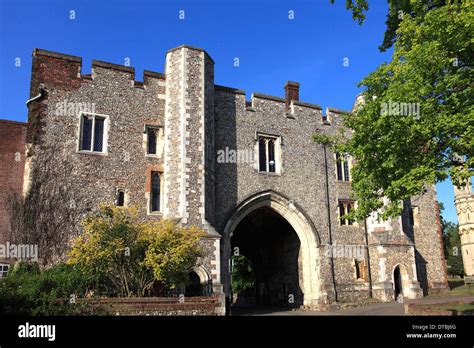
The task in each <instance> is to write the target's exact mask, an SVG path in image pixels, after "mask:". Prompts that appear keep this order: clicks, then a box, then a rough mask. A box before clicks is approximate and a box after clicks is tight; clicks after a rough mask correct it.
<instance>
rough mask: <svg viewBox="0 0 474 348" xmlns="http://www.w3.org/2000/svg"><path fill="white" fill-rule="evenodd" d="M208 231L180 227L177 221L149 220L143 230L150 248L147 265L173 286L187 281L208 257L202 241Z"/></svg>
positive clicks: (167, 284)
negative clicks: (192, 271) (200, 261)
mask: <svg viewBox="0 0 474 348" xmlns="http://www.w3.org/2000/svg"><path fill="white" fill-rule="evenodd" d="M204 234H205V233H204V231H202V230H200V229H198V228H196V227H189V228H185V227H180V226H178V225H177V224H176V223H174V222H173V221H169V220H161V221H158V222H149V223H147V224H146V225H145V227H144V230H143V239H144V240H146V241H147V243H148V244H147V250H146V252H145V259H144V261H143V264H144V265H145V266H147V267H149V268H150V269H151V270H152V271H153V275H154V276H155V279H156V280H158V281H159V282H161V283H163V284H165V285H166V286H168V287H169V288H171V289H173V288H175V287H176V286H177V285H179V284H186V283H187V282H188V280H189V271H190V270H191V269H192V267H193V266H194V265H196V263H197V260H198V258H199V257H202V256H204V252H203V249H202V247H201V245H200V244H199V241H200V239H201V237H203V236H204Z"/></svg>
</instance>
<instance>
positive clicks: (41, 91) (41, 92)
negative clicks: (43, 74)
mask: <svg viewBox="0 0 474 348" xmlns="http://www.w3.org/2000/svg"><path fill="white" fill-rule="evenodd" d="M43 95H44V84H43V83H42V84H40V87H39V94H38V95H37V96H36V97H33V98H31V99H28V100H27V101H26V107H28V105H29V104H30V103H31V102H33V101H35V100H37V99H39V98H41V97H42V96H43Z"/></svg>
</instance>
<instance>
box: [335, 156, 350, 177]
mask: <svg viewBox="0 0 474 348" xmlns="http://www.w3.org/2000/svg"><path fill="white" fill-rule="evenodd" d="M349 160H350V156H349V155H347V154H341V153H339V152H336V172H337V180H339V181H350V180H351V178H350V173H349Z"/></svg>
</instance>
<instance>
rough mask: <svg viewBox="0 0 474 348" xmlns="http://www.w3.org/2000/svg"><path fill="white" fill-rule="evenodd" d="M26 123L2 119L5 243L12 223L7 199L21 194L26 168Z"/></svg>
mask: <svg viewBox="0 0 474 348" xmlns="http://www.w3.org/2000/svg"><path fill="white" fill-rule="evenodd" d="M25 134H26V123H21V122H14V121H7V120H0V243H2V244H3V243H5V242H6V238H7V235H8V232H9V230H10V223H9V219H8V212H7V202H6V199H7V197H8V194H9V193H10V192H12V191H13V192H18V193H20V194H21V192H22V190H23V171H24V168H25ZM18 160H19V161H18Z"/></svg>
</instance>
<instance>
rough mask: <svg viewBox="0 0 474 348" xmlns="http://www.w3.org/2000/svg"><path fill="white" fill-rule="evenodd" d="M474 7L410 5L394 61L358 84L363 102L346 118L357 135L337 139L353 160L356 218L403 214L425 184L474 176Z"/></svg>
mask: <svg viewBox="0 0 474 348" xmlns="http://www.w3.org/2000/svg"><path fill="white" fill-rule="evenodd" d="M472 4H473V3H472V0H466V1H456V2H454V1H453V2H451V1H449V2H447V4H445V5H444V6H436V7H431V6H430V4H428V3H427V2H426V1H421V0H411V1H410V5H411V6H412V8H415V9H417V10H416V11H414V14H413V15H412V16H404V17H403V19H401V21H400V23H399V26H398V29H397V31H396V35H397V39H396V41H395V47H394V53H393V57H392V60H391V61H390V62H389V63H384V64H382V65H381V66H380V67H378V68H377V70H375V71H374V72H372V73H371V74H369V75H368V76H367V77H366V78H364V79H363V80H362V82H361V83H360V84H359V86H363V87H364V92H363V94H364V97H365V104H364V105H363V106H362V107H359V108H358V109H357V110H356V111H355V112H354V113H353V114H350V115H345V116H343V122H344V125H345V126H346V127H347V128H349V129H352V130H353V131H354V132H353V134H352V137H351V138H350V139H348V140H346V141H344V142H343V141H340V139H341V137H339V138H336V137H334V138H333V139H332V145H334V147H336V148H337V150H338V151H343V152H347V153H349V154H351V155H353V156H354V157H355V158H356V163H355V165H354V167H353V176H352V178H353V185H352V189H353V192H354V195H355V196H356V198H357V199H358V209H357V210H355V211H354V212H353V213H352V216H353V217H355V218H358V219H362V218H364V217H366V216H367V215H368V214H370V213H371V212H373V211H376V210H379V209H380V211H381V215H380V216H381V218H382V219H385V218H388V217H391V216H396V215H399V214H400V212H401V209H402V206H401V205H400V201H402V200H404V199H407V198H409V197H411V196H414V195H417V194H421V193H423V192H424V191H425V189H426V185H429V184H435V183H436V182H439V181H443V180H445V179H446V178H447V177H448V176H451V178H452V180H453V182H454V184H456V185H463V184H464V182H465V180H466V179H467V178H468V177H469V176H471V175H473V174H474V169H473V163H474V160H473V158H474V156H473V152H474V109H473V103H472V99H473V95H472V81H473V73H472V57H473V56H474V52H473V49H472V44H471V41H472V32H473V23H474V6H472ZM326 142H327V141H326ZM383 197H386V198H388V199H389V201H390V203H389V204H388V205H387V206H384V205H383V202H382V198H383Z"/></svg>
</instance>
